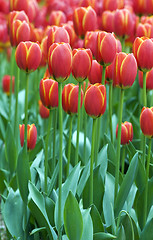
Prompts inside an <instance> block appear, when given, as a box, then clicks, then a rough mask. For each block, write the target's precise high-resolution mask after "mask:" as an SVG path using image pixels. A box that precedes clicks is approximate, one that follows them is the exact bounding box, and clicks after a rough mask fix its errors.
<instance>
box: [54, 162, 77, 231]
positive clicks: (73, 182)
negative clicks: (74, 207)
mask: <svg viewBox="0 0 153 240" xmlns="http://www.w3.org/2000/svg"><path fill="white" fill-rule="evenodd" d="M80 172H81V171H80V163H78V164H77V165H76V166H75V167H74V168H73V169H72V171H71V172H70V174H69V176H68V178H67V179H66V181H65V183H64V184H63V186H62V208H61V213H62V214H61V216H62V224H63V211H64V205H65V201H66V199H67V196H68V194H69V191H71V192H72V193H73V194H74V195H75V194H76V189H77V184H78V180H79V176H80ZM55 226H56V228H57V229H59V226H58V200H57V201H56V204H55Z"/></svg>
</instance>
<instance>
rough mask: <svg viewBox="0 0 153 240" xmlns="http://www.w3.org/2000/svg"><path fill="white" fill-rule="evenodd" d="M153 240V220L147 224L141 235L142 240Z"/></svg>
mask: <svg viewBox="0 0 153 240" xmlns="http://www.w3.org/2000/svg"><path fill="white" fill-rule="evenodd" d="M151 239H153V218H152V219H151V220H150V221H149V222H148V223H147V224H146V226H145V227H144V229H143V231H142V232H141V234H140V240H151Z"/></svg>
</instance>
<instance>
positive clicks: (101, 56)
mask: <svg viewBox="0 0 153 240" xmlns="http://www.w3.org/2000/svg"><path fill="white" fill-rule="evenodd" d="M97 41H98V43H97V55H98V56H97V61H98V62H99V63H100V64H101V65H104V66H107V65H109V64H111V63H112V62H113V59H114V57H115V54H116V52H117V42H116V39H115V37H114V35H113V34H112V33H107V32H104V31H100V32H98V40H97Z"/></svg>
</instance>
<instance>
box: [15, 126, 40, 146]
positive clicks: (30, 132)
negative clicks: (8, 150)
mask: <svg viewBox="0 0 153 240" xmlns="http://www.w3.org/2000/svg"><path fill="white" fill-rule="evenodd" d="M19 130H20V143H21V147H23V145H24V131H25V125H24V124H23V125H21V124H20V125H19ZM36 141H37V128H36V126H35V125H34V124H31V125H29V124H28V126H27V149H28V150H32V149H34V148H35V145H36Z"/></svg>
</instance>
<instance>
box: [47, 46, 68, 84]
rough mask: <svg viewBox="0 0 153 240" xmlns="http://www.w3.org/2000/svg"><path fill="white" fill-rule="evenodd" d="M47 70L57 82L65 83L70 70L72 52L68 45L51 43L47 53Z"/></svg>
mask: <svg viewBox="0 0 153 240" xmlns="http://www.w3.org/2000/svg"><path fill="white" fill-rule="evenodd" d="M48 68H49V72H50V74H51V76H53V78H54V79H55V80H56V81H57V82H63V81H65V80H66V79H67V78H68V77H69V75H70V73H71V69H72V51H71V47H70V45H69V44H68V43H53V44H52V45H51V47H50V48H49V53H48Z"/></svg>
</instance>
